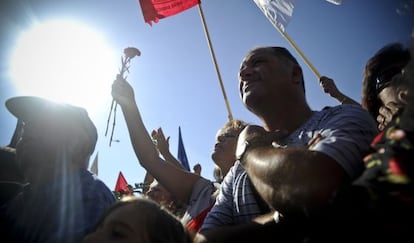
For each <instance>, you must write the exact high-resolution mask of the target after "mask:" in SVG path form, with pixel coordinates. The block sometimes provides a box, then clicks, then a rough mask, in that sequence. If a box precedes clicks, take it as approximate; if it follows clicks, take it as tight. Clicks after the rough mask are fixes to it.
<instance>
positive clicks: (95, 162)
mask: <svg viewBox="0 0 414 243" xmlns="http://www.w3.org/2000/svg"><path fill="white" fill-rule="evenodd" d="M90 170H91V172H92V173H94V174H95V175H98V153H96V155H95V159H94V160H93V163H92V166H91V169H90Z"/></svg>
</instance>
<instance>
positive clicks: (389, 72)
mask: <svg viewBox="0 0 414 243" xmlns="http://www.w3.org/2000/svg"><path fill="white" fill-rule="evenodd" d="M402 70H403V68H402V67H391V68H388V69H386V70H385V71H383V72H381V73H379V74H378V76H377V78H376V79H375V90H376V92H377V94H379V93H380V92H381V91H382V90H383V89H384V88H386V87H387V86H388V85H389V84H390V82H391V80H392V78H393V77H394V76H395V75H397V74H400V73H401V72H402Z"/></svg>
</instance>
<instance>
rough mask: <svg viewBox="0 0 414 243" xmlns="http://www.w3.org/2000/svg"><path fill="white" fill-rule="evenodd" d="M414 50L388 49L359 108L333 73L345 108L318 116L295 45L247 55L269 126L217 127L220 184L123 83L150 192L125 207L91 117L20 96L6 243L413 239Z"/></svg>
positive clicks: (7, 159) (245, 91) (329, 83)
mask: <svg viewBox="0 0 414 243" xmlns="http://www.w3.org/2000/svg"><path fill="white" fill-rule="evenodd" d="M413 55H414V45H412V47H411V49H409V48H408V47H405V46H404V45H402V44H400V43H391V44H389V45H386V46H384V47H383V48H382V49H380V50H378V51H377V52H376V53H375V54H374V55H373V56H372V57H371V58H370V59H369V60H368V61H367V63H366V66H365V68H364V75H363V80H362V86H363V88H362V99H361V102H360V103H359V102H357V101H355V100H354V99H352V98H350V97H349V96H347V95H345V94H344V93H342V92H341V91H340V90H339V89H338V88H337V86H336V84H335V82H334V80H333V79H332V78H329V77H326V76H322V77H321V78H320V85H321V87H322V89H323V90H324V91H325V92H326V93H327V94H328V95H330V96H331V97H333V98H334V99H336V100H337V101H338V102H339V103H340V104H339V105H336V106H332V107H325V108H324V109H322V110H313V109H311V107H310V106H309V105H308V103H307V100H306V92H305V80H304V77H303V71H302V68H301V66H300V65H299V63H298V61H297V60H296V58H295V57H294V56H293V55H292V54H291V53H290V52H289V51H288V50H287V49H286V48H284V47H268V46H264V47H257V48H254V49H252V50H250V51H249V52H248V53H247V54H246V55H245V57H244V59H243V60H242V62H241V66H240V70H239V75H238V79H239V93H240V97H241V100H242V102H243V104H244V106H245V107H246V109H248V110H249V111H250V112H252V113H253V114H254V115H255V116H257V118H258V119H259V120H260V122H261V124H260V125H257V124H249V123H247V122H245V121H241V120H237V119H235V120H231V121H228V122H226V123H225V124H224V125H223V127H221V128H220V129H219V130H218V131H217V134H216V136H215V139H216V143H215V145H214V148H213V152H212V154H211V158H212V161H213V162H214V164H215V166H216V170H215V175H214V178H215V181H212V180H209V179H207V178H205V177H203V176H202V175H201V165H199V164H197V165H196V166H194V171H193V172H190V171H187V170H185V169H184V168H183V167H182V165H181V163H180V162H179V161H178V160H177V159H176V158H175V157H174V156H173V155H172V154H171V153H170V151H169V139H168V138H166V137H165V135H164V133H163V131H162V129H161V128H159V129H158V130H155V131H152V132H149V130H148V129H147V128H146V127H145V125H144V122H143V119H142V114H141V112H140V110H139V108H138V104H137V103H136V100H135V94H134V90H133V88H132V86H131V85H130V84H129V83H128V82H127V81H126V80H125V79H124V78H123V77H122V76H120V75H119V76H118V77H117V78H116V80H115V81H114V83H113V85H112V97H113V98H114V100H115V101H116V102H117V104H119V105H120V107H121V109H122V113H123V117H124V119H125V121H126V124H127V128H128V131H129V135H130V140H131V144H132V147H133V150H134V152H135V154H136V157H137V162H138V164H139V165H140V166H142V167H143V168H144V169H145V170H146V172H147V175H146V177H145V180H144V184H145V185H148V187H145V188H144V189H143V196H142V197H135V196H131V195H129V196H126V197H123V198H121V199H120V200H116V199H115V196H114V195H113V193H112V192H111V190H110V189H109V188H108V187H107V186H106V185H105V184H104V183H103V182H102V181H101V180H100V179H99V178H97V176H96V175H94V174H93V173H91V172H89V171H88V170H87V168H88V164H89V159H90V156H91V154H92V153H93V152H94V150H95V145H96V142H97V131H96V127H95V125H94V124H93V122H92V121H91V119H90V118H89V116H88V113H87V111H86V110H85V109H83V108H81V107H77V106H72V105H69V104H61V103H55V102H52V101H49V100H46V99H44V98H41V97H30V96H24V97H13V98H10V99H9V100H7V101H6V104H5V105H6V107H7V109H8V110H9V111H10V113H11V114H12V115H14V116H15V117H16V118H17V119H18V120H19V121H20V122H22V124H23V126H22V128H21V129H22V130H19V131H17V133H15V134H18V139H17V142H16V144H10V145H6V146H3V148H2V149H1V150H0V152H1V167H2V169H1V170H0V172H1V173H0V176H1V178H0V185H1V187H2V193H1V197H0V198H1V201H0V203H1V204H0V218H1V224H0V228H1V232H2V242H14V243H20V242H87V243H90V242H148V243H149V242H153V243H155V242H180V243H181V242H183V243H184V242H195V243H205V242H231V241H237V242H297V243H299V242H311V243H312V242H377V241H384V240H385V241H387V242H411V241H413V240H414V235H413V234H412V233H411V229H412V228H413V226H414V182H413V178H414V165H413V163H412V161H411V160H412V158H414V147H413V142H414V141H413V139H414V133H413V132H414V61H413V60H412V56H413ZM287 110H288V111H289V112H286V111H287ZM183 181H185V182H186V183H182V182H183Z"/></svg>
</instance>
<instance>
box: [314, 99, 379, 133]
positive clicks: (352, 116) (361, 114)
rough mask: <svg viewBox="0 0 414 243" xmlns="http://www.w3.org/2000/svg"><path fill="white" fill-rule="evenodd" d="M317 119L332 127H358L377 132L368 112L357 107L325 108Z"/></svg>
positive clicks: (349, 105)
mask: <svg viewBox="0 0 414 243" xmlns="http://www.w3.org/2000/svg"><path fill="white" fill-rule="evenodd" d="M318 117H319V119H320V120H321V121H323V122H324V123H328V124H333V125H337V126H340V125H345V126H350V125H358V126H360V127H361V128H363V127H366V128H368V129H371V130H372V131H374V132H375V133H376V132H377V125H376V123H375V121H374V119H373V118H372V117H371V115H370V114H369V113H368V111H366V110H364V109H363V108H362V107H361V106H359V105H351V104H345V105H338V106H333V107H325V108H324V109H323V110H321V111H319V112H318Z"/></svg>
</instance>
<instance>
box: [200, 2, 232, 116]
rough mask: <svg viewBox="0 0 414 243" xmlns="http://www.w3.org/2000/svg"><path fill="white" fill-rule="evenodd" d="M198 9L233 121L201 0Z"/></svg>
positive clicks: (229, 114)
mask: <svg viewBox="0 0 414 243" xmlns="http://www.w3.org/2000/svg"><path fill="white" fill-rule="evenodd" d="M198 10H199V12H200V17H201V22H202V23H203V28H204V32H205V34H206V38H207V42H208V47H209V48H210V53H211V57H212V59H213V63H214V67H215V69H216V73H217V77H218V79H219V83H220V87H221V92H222V93H223V98H224V102H225V103H226V108H227V112H228V117H229V121H232V120H233V115H232V113H231V110H230V105H229V101H228V100H227V95H226V91H225V89H224V85H223V81H222V79H221V75H220V71H219V67H218V65H217V61H216V55H215V54H214V50H213V45H212V44H211V40H210V34H209V33H208V29H207V25H206V21H205V19H204V13H203V9H202V8H201V1H200V3H199V4H198Z"/></svg>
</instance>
